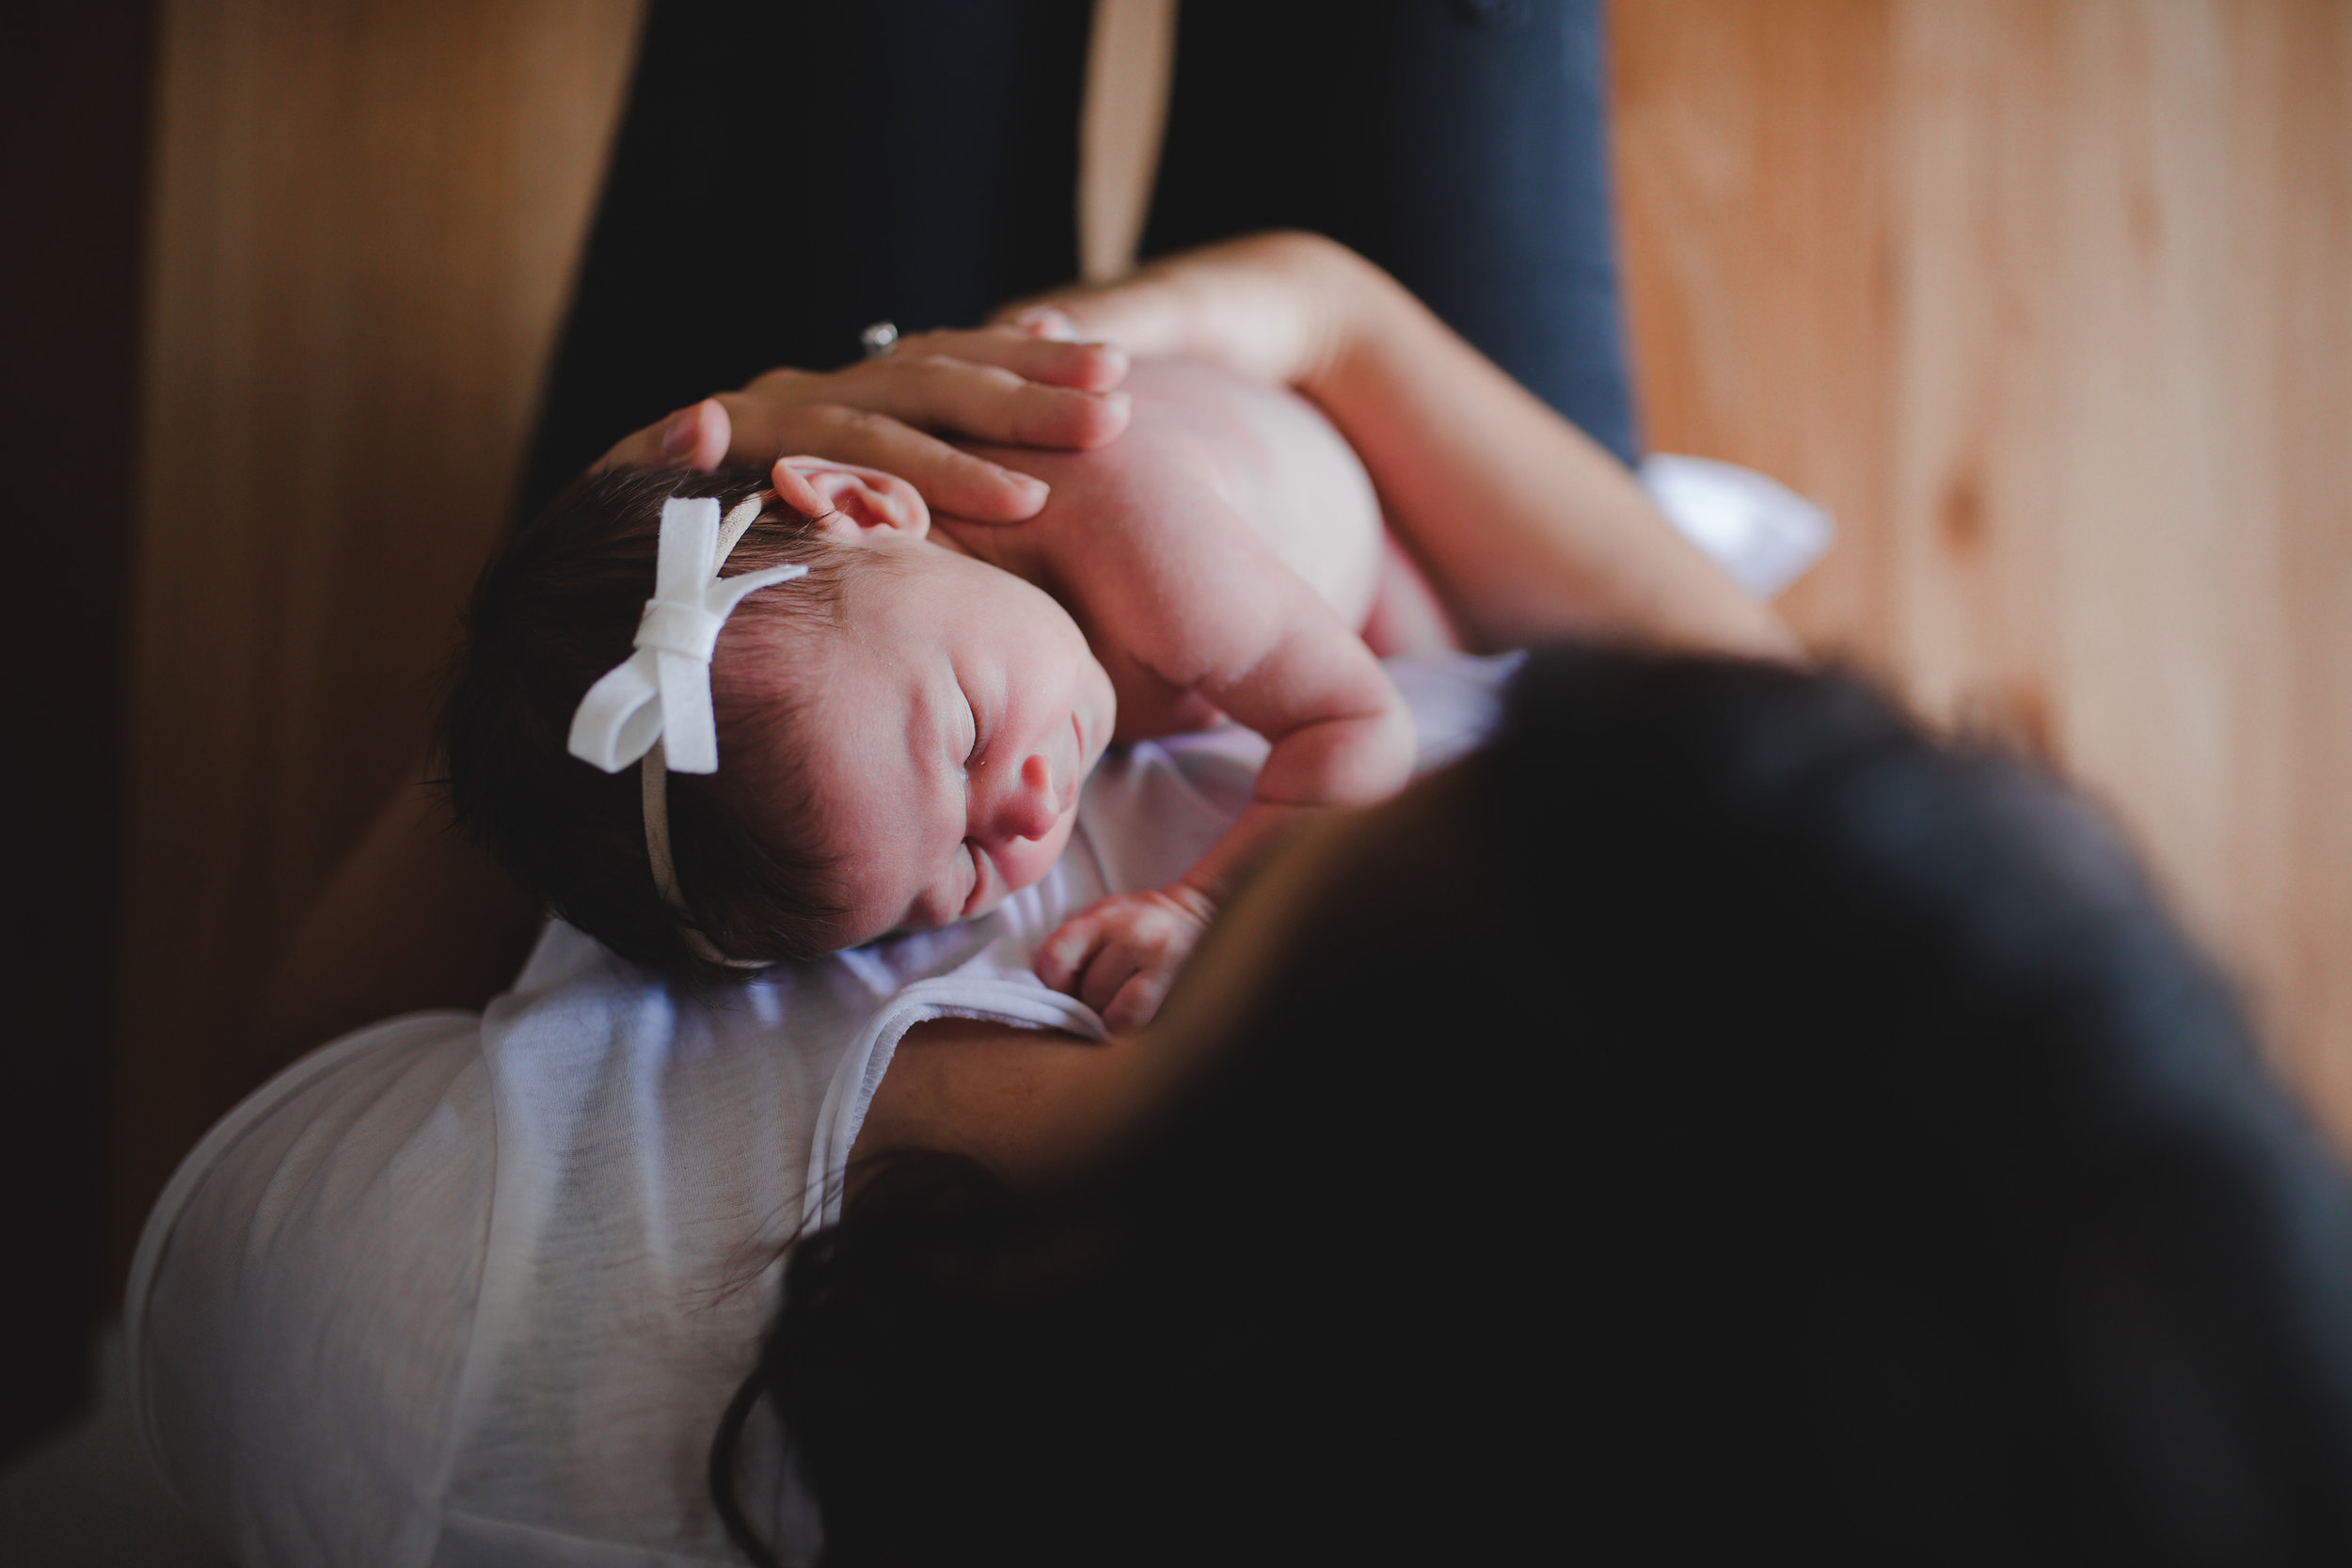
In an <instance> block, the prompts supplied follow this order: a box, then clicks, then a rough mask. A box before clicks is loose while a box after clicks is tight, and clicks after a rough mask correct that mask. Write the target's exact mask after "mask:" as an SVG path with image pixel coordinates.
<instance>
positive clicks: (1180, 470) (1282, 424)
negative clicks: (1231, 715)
mask: <svg viewBox="0 0 2352 1568" xmlns="http://www.w3.org/2000/svg"><path fill="white" fill-rule="evenodd" d="M1129 388H1130V392H1131V395H1132V396H1133V397H1134V398H1135V417H1134V418H1133V420H1131V421H1130V422H1129V424H1128V427H1127V431H1126V433H1125V434H1124V435H1122V436H1120V438H1119V439H1118V440H1116V441H1113V442H1112V443H1110V444H1109V445H1108V446H1104V447H1101V448H1098V449H1096V450H1095V451H1087V452H1039V451H1016V450H1013V449H1008V448H976V449H974V450H976V451H979V452H980V453H981V455H984V456H986V457H988V458H989V459H990V460H992V461H994V462H998V463H1003V464H1006V465H1008V466H1009V467H1017V468H1021V469H1024V470H1025V471H1027V472H1030V473H1034V474H1036V475H1037V476H1038V477H1039V478H1041V479H1042V480H1044V481H1045V482H1046V483H1047V484H1049V485H1050V486H1052V495H1051V497H1050V499H1048V500H1047V502H1046V504H1045V506H1044V508H1043V509H1042V510H1041V512H1040V513H1039V515H1037V516H1036V517H1034V518H1032V519H1030V520H1029V521H1028V522H1025V523H1022V524H1019V525H1016V526H1014V527H1013V528H1011V529H1009V530H1005V531H1001V532H995V531H992V532H993V534H994V536H993V537H992V538H990V539H987V540H983V541H977V542H975V544H974V547H976V548H977V549H978V550H980V551H981V552H982V553H984V554H986V555H987V556H989V557H990V558H991V559H994V560H996V561H997V563H998V564H1001V565H1006V566H1009V567H1010V568H1011V569H1013V570H1015V571H1019V572H1021V573H1022V574H1023V575H1025V576H1027V577H1029V578H1031V580H1033V581H1036V582H1038V583H1039V585H1040V586H1041V587H1043V588H1045V589H1046V590H1047V591H1048V592H1049V593H1052V594H1054V595H1055V596H1056V597H1057V598H1058V599H1060V600H1061V601H1062V603H1063V604H1064V605H1065V606H1067V607H1068V608H1069V609H1070V610H1071V611H1072V612H1073V614H1075V615H1076V616H1077V617H1078V619H1079V621H1080V622H1081V623H1082V624H1084V625H1085V626H1087V627H1088V631H1089V636H1093V637H1096V638H1097V639H1098V641H1110V642H1113V643H1115V644H1117V645H1119V646H1120V647H1121V648H1122V649H1123V650H1124V651H1126V652H1128V653H1131V654H1133V655H1135V656H1136V657H1138V658H1140V659H1142V660H1143V661H1145V662H1146V663H1148V664H1149V665H1151V666H1152V668H1154V669H1159V670H1163V671H1167V672H1168V673H1169V674H1170V676H1171V678H1177V679H1182V678H1183V673H1186V672H1205V671H1206V670H1207V669H1208V668H1210V667H1212V666H1224V667H1228V668H1230V667H1231V666H1232V661H1234V660H1247V659H1249V658H1251V657H1255V656H1256V655H1257V654H1258V653H1259V652H1260V651H1262V649H1263V646H1265V645H1268V644H1270V643H1271V642H1272V641H1275V640H1277V639H1279V637H1282V636H1285V635H1295V633H1296V631H1297V629H1298V625H1299V623H1300V622H1301V621H1302V620H1304V621H1307V622H1311V623H1316V624H1323V623H1331V624H1333V625H1335V626H1337V627H1338V628H1339V630H1341V631H1342V632H1343V633H1345V634H1349V635H1352V634H1353V633H1354V632H1355V631H1356V630H1358V629H1359V628H1360V626H1362V623H1363V619H1364V616H1365V614H1366V613H1367V612H1368V611H1369V609H1370V605H1371V598H1372V591H1373V588H1374V585H1375V581H1376V579H1377V575H1378V569H1379V560H1380V554H1379V552H1380V522H1379V512H1378V507H1377V504H1376V502H1375V500H1374V499H1373V495H1372V489H1371V484H1370V482H1369V481H1367V480H1365V479H1364V478H1363V477H1362V469H1361V467H1360V466H1359V465H1358V464H1357V463H1356V461H1355V458H1354V454H1353V453H1352V452H1350V451H1348V450H1347V449H1346V446H1345V444H1344V443H1343V442H1341V441H1340V439H1339V437H1338V436H1337V434H1336V433H1335V432H1333V431H1332V430H1331V429H1330V427H1329V425H1328V424H1327V423H1326V422H1325V421H1324V420H1322V418H1321V416H1320V415H1318V414H1316V413H1315V412H1314V411H1313V410H1312V409H1311V408H1310V407H1308V406H1307V405H1306V404H1302V403H1300V402H1299V401H1298V400H1297V399H1295V398H1294V397H1292V396H1291V395H1290V394H1289V393H1286V392H1281V391H1278V390H1275V389H1271V388H1263V387H1255V386H1251V385H1250V384H1248V383H1246V382H1242V381H1239V380H1237V379H1236V378H1234V377H1232V376H1231V375H1229V374H1226V373H1225V372H1217V371H1214V370H1210V369H1208V368H1206V367H1201V366H1191V365H1176V364H1168V363H1152V362H1146V363H1143V364H1139V365H1137V366H1136V371H1135V372H1134V374H1133V375H1132V376H1131V377H1130V380H1129ZM971 533H972V531H971V530H969V529H961V530H959V531H958V537H959V538H962V539H966V540H970V538H971Z"/></svg>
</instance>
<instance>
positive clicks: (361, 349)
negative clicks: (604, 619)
mask: <svg viewBox="0 0 2352 1568" xmlns="http://www.w3.org/2000/svg"><path fill="white" fill-rule="evenodd" d="M161 10H162V15H163V24H162V27H161V31H160V37H159V71H158V83H157V93H158V97H157V101H156V111H155V113H156V143H155V153H154V164H153V167H154V178H153V199H152V205H151V215H150V230H149V232H150V249H149V277H148V292H147V306H146V309H147V323H146V325H147V334H146V345H147V346H146V387H145V400H146V401H145V409H144V414H143V419H142V425H141V437H142V442H143V446H142V450H141V458H142V461H141V465H140V467H141V484H140V489H139V502H138V548H137V554H136V560H135V589H134V595H133V614H132V626H133V627H134V631H133V638H132V648H131V655H130V670H131V674H130V680H131V689H132V698H131V708H132V713H131V734H130V742H129V767H128V789H127V795H128V804H127V811H128V822H127V830H126V835H125V857H126V861H127V869H126V879H125V887H124V902H125V906H126V908H125V913H124V923H123V946H122V950H123V959H124V964H123V991H122V1009H121V1026H120V1048H119V1053H118V1056H119V1072H118V1084H119V1094H118V1105H117V1114H116V1148H117V1153H116V1157H115V1162H114V1164H115V1169H116V1172H117V1177H116V1187H117V1192H116V1195H115V1201H114V1204H113V1208H114V1212H115V1215H116V1232H117V1234H116V1243H117V1248H118V1251H119V1250H120V1247H121V1245H122V1244H123V1242H124V1240H125V1238H126V1237H127V1236H129V1235H130V1234H133V1233H135V1229H136V1227H137V1225H138V1223H139V1221H140V1219H141V1217H142V1216H143V1214H144V1212H145V1210H146V1207H147V1205H148V1203H149V1202H150V1201H151V1199H152V1197H153V1195H154V1193H155V1191H156V1189H157V1188H158V1187H159V1186H160V1185H161V1182H162V1180H163V1179H164V1178H165V1177H166V1176H167V1175H168V1173H169V1171H170V1169H171V1166H172V1165H173V1164H175V1163H176V1162H177V1161H178V1160H179V1158H180V1156H181V1154H183V1152H184V1151H185V1150H186V1148H187V1147H188V1146H189V1144H191V1143H192V1142H193V1141H194V1140H195V1138H196V1136H197V1135H198V1134H199V1133H200V1132H202V1131H203V1129H204V1127H205V1126H206V1125H207V1124H208V1123H209V1122H210V1121H211V1120H212V1119H213V1118H214V1117H216V1116H217V1115H218V1114H219V1113H220V1112H221V1111H222V1110H223V1109H225V1107H226V1105H227V1103H228V1102H229V1101H230V1100H231V1099H232V1098H233V1097H234V1096H235V1095H236V1094H237V1093H239V1092H241V1086H240V1085H237V1084H236V1083H235V1082H234V1080H233V1076H232V1075H231V1073H230V1069H228V1068H227V1066H226V1062H227V1058H226V1056H225V1055H224V1053H222V1052H221V1051H220V1050H219V1048H218V1042H219V1041H220V1040H221V1039H222V1037H223V1033H224V1031H225V1030H227V1029H229V1028H232V1027H234V1024H235V1021H236V1018H237V1015H238V1013H239V1010H240V1005H241V1001H242V999H243V998H244V997H245V996H246V993H247V992H248V991H249V990H250V988H251V986H252V985H253V984H254V983H255V978H256V975H257V972H258V971H259V970H260V969H261V968H262V966H263V965H264V964H266V962H267V961H268V957H269V954H270V952H271V949H272V948H273V946H274V944H275V943H276V942H277V941H278V938H279V937H280V936H281V935H282V933H283V932H284V930H285V928H286V926H287V924H288V922H289V921H290V920H291V918H292V917H293V915H294V912H295V911H297V910H298V909H299V908H300V906H301V904H302V902H303V901H304V900H305V899H306V898H308V897H309V896H310V895H311V894H312V893H313V892H315V891H316V889H317V887H318V885H319V884H320V882H321V881H322V879H324V877H325V875H326V872H327V870H328V869H329V868H330V867H331V865H332V864H333V863H334V860H335V858H336V857H337V856H338V855H340V854H341V853H342V851H343V850H344V849H345V848H346V847H348V844H349V841H350V840H351V839H352V838H353V837H354V836H355V835H356V833H357V832H358V828H359V826H360V825H361V823H362V822H363V821H364V820H365V819H366V818H367V817H368V816H369V815H370V814H371V813H372V812H373V809H374V808H375V807H376V806H377V805H378V804H380V803H381V801H382V800H383V798H384V796H385V795H386V793H387V792H388V791H389V789H390V788H391V787H392V785H393V784H394V782H395V781H396V780H397V779H399V778H400V777H401V775H402V773H403V771H404V770H405V769H407V768H411V767H413V766H414V764H415V763H416V761H417V760H418V759H419V757H420V756H421V751H422V745H423V735H424V729H425V724H426V721H427V717H428V715H429V713H430V710H431V705H432V701H433V690H434V683H435V680H436V678H437V671H438V668H439V666H440V663H441V660H442V659H443V658H444V657H446V653H447V650H448V646H449V642H450V638H451V634H452V631H453V617H454V612H455V608H456V605H457V603H458V602H459V599H460V598H461V596H462V594H463V593H464V591H465V589H466V587H467V585H468V584H469V583H470V581H471V580H472V577H473V573H474V572H475V570H476V569H477V568H478V567H479V565H480V563H481V560H482V557H483V555H484V553H485V548H486V546H487V543H488V541H489V540H490V538H491V535H492V532H493V531H494V530H495V528H496V527H497V525H498V523H499V522H500V521H501V518H502V516H503V515H504V511H505V507H506V504H507V496H508V493H509V490H510V487H511V485H512V483H513V482H514V479H515V475H516V467H517V464H518V461H519V457H518V454H519V451H520V447H521V443H522V441H523V440H524V438H525V426H526V424H527V422H528V420H530V418H531V414H532V406H533V403H534V400H535V399H536V396H537V392H538V381H539V376H540V372H541V365H542V362H543V360H544V359H545V357H546V355H547V351H548V344H549V341H550V339H551V336H552V332H553V329H554V325H555V323H556V318H557V314H558V312H559V311H560V310H561V309H562V307H563V303H564V293H565V290H566V287H567V284H568V278H569V275H570V269H571V265H572V261H573V256H574V253H575V251H576V250H577V248H578V245H579V242H580V235H581V233H582V232H583V230H584V228H585V224H586V221H587V217H588V214H589V208H590V204H591V202H592V201H593V199H594V197H595V192H596V183H597V182H598V180H599V178H600V176H601V172H602V163H603V157H604V150H605V147H606V143H607V140H608V138H609V136H610V134H611V131H612V124H613V119H614V115H615V111H616V108H617V105H618V103H619V98H620V92H621V87H622V85H623V82H624V79H625V77H626V74H627V71H628V65H629V62H630V59H631V56H632V54H633V50H634V44H635V31H636V22H637V13H638V10H639V0H494V3H493V0H172V3H167V4H166V5H164V6H163V7H162V8H161Z"/></svg>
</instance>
